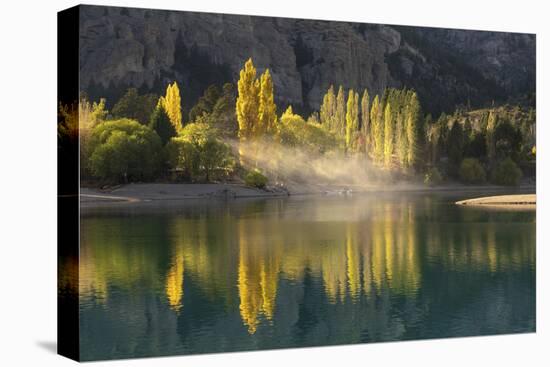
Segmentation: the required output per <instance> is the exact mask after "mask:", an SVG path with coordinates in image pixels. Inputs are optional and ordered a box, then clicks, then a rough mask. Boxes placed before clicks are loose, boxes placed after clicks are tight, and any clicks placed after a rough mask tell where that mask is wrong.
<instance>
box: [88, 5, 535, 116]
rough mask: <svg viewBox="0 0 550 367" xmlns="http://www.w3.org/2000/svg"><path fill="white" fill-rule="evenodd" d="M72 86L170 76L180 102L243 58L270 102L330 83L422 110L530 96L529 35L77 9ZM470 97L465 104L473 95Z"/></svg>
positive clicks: (110, 87)
mask: <svg viewBox="0 0 550 367" xmlns="http://www.w3.org/2000/svg"><path fill="white" fill-rule="evenodd" d="M80 18H81V26H80V41H81V42H80V56H81V59H80V62H81V63H80V71H81V74H80V77H81V80H80V83H81V84H80V85H81V88H82V89H83V90H84V91H86V92H87V93H88V94H90V95H91V96H92V97H99V96H105V97H107V98H108V99H110V100H111V101H112V100H113V99H116V98H118V97H119V96H120V94H121V93H122V92H123V91H124V90H125V89H126V88H128V87H137V88H139V89H140V90H142V91H144V92H145V91H147V92H149V91H152V92H155V93H159V94H160V93H162V91H163V89H164V87H165V85H166V84H167V83H168V82H169V81H171V80H174V79H175V80H177V81H178V82H179V84H180V85H181V86H182V89H183V93H184V94H183V99H184V107H185V108H187V109H188V108H189V107H190V106H191V105H192V104H193V103H194V102H195V100H196V98H197V97H198V96H199V95H200V94H201V93H202V92H203V90H204V89H205V88H206V87H207V86H208V85H209V84H212V83H218V84H221V83H223V82H227V81H231V82H235V81H236V80H237V78H238V72H239V70H240V69H241V67H242V65H243V64H244V62H245V61H246V59H248V58H249V57H252V58H253V60H254V63H255V65H256V66H257V67H258V69H259V71H260V72H262V71H263V70H264V69H265V68H270V70H271V72H272V75H273V79H274V84H275V89H276V100H277V102H278V104H280V105H282V106H286V105H287V104H292V105H293V106H294V107H295V108H298V109H303V110H305V111H310V110H315V109H318V106H319V104H320V102H321V100H322V96H323V94H324V92H325V91H326V89H327V88H328V87H329V85H330V84H335V85H340V84H341V85H343V86H344V87H346V88H354V89H356V90H359V89H363V88H368V89H369V91H370V93H371V95H373V94H374V93H380V92H381V91H382V90H383V89H384V88H385V87H387V86H394V87H401V86H409V87H414V88H415V89H417V90H418V91H419V94H420V97H421V100H422V101H423V102H425V103H423V105H425V106H427V109H428V110H431V111H433V112H437V111H438V110H445V109H451V108H454V106H455V105H456V104H466V103H467V102H468V101H470V102H472V103H474V102H476V103H484V102H486V101H488V100H491V99H505V98H507V97H509V96H510V95H523V94H528V93H534V89H535V87H534V85H535V37H534V35H525V34H510V33H496V32H472V31H463V30H449V29H428V28H411V27H396V26H386V25H372V24H359V23H347V22H327V21H318V20H301V19H288V18H270V17H255V16H242V15H225V14H207V13H191V12H176V11H163V10H149V9H128V8H117V7H100V6H81V15H80ZM474 100H475V101H474Z"/></svg>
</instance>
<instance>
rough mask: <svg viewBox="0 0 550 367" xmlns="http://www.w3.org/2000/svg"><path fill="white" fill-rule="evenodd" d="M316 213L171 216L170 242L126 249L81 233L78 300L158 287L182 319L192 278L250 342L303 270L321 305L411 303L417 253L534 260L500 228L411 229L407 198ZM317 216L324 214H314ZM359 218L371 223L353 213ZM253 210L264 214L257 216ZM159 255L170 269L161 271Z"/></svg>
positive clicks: (484, 263) (482, 265)
mask: <svg viewBox="0 0 550 367" xmlns="http://www.w3.org/2000/svg"><path fill="white" fill-rule="evenodd" d="M323 205H327V204H326V203H319V204H317V203H316V204H314V205H312V206H311V207H309V209H308V210H310V211H311V212H305V213H300V215H303V218H302V217H300V218H298V219H297V218H296V217H292V216H290V217H288V218H287V217H285V215H286V214H287V213H286V212H285V207H284V206H282V205H280V206H278V205H274V206H273V207H267V208H261V207H260V208H258V206H254V208H253V211H252V214H250V213H247V212H246V211H244V213H243V211H240V212H239V211H237V212H230V211H227V212H225V213H224V214H223V215H221V216H218V217H216V218H215V219H214V220H213V219H212V218H209V217H207V216H202V217H198V218H197V217H195V218H188V217H185V216H178V217H174V218H170V221H168V223H167V224H166V225H165V227H166V228H165V227H162V230H163V231H166V233H167V234H168V236H167V237H166V238H167V240H166V241H167V242H166V243H165V244H160V245H159V244H157V243H156V242H154V240H151V241H152V242H151V243H150V244H146V245H143V246H132V243H131V240H130V239H129V238H131V236H129V235H128V234H127V233H126V232H125V231H127V230H128V228H126V227H124V226H123V225H121V227H120V228H118V227H116V226H114V227H116V228H115V229H113V228H111V229H109V231H107V230H102V229H101V228H102V227H101V226H99V227H97V228H95V231H96V232H95V233H90V231H91V230H90V228H87V227H86V226H83V231H84V232H85V233H84V238H85V239H86V241H84V246H83V247H84V248H83V250H82V252H81V259H80V278H79V279H80V283H79V285H80V287H79V290H80V297H81V299H83V298H85V297H88V298H90V297H91V298H92V299H94V301H95V302H96V303H101V302H106V300H107V299H108V293H109V288H110V286H112V285H114V286H116V287H118V288H119V289H129V290H132V289H139V286H137V285H138V284H139V285H142V284H145V286H147V287H149V288H151V287H153V288H155V287H156V288H155V289H157V290H158V291H159V293H160V294H163V297H165V300H166V301H167V304H168V306H169V307H170V308H171V309H173V310H174V311H175V312H177V313H181V312H182V310H183V309H184V276H185V277H187V278H186V279H192V283H186V284H192V285H191V286H192V287H197V288H198V289H200V290H201V293H202V294H204V295H206V296H208V297H210V300H211V301H213V302H225V307H226V309H227V310H228V312H230V311H234V312H238V313H239V315H240V317H241V320H242V324H243V326H244V327H245V328H246V330H247V331H248V333H250V334H254V333H256V332H257V330H258V328H259V327H260V325H261V324H262V323H273V322H274V319H276V318H275V313H276V311H277V307H276V305H277V294H278V287H279V279H285V280H287V281H290V282H293V283H300V282H302V281H303V280H304V276H305V274H306V273H308V272H309V273H310V274H311V276H312V277H314V278H315V279H317V280H319V282H320V284H321V286H322V288H321V291H323V292H324V294H325V296H326V299H327V300H328V302H330V303H333V304H336V303H345V302H352V303H356V302H357V301H359V300H361V297H372V296H374V295H375V294H380V293H382V292H386V291H387V292H391V293H392V294H396V295H402V296H405V297H407V298H414V297H416V295H417V294H418V290H419V288H420V287H421V282H422V273H421V263H420V261H421V259H420V254H422V257H423V259H424V261H426V263H425V265H424V266H431V265H430V263H429V261H433V262H434V263H435V264H436V266H443V267H445V268H446V270H447V271H453V270H458V271H475V270H477V269H480V270H484V271H487V270H488V271H492V272H496V271H506V270H510V269H511V268H512V267H513V266H517V264H525V263H533V262H534V257H535V253H534V251H535V250H534V246H528V245H526V246H520V245H517V246H515V245H509V246H505V247H503V246H502V243H500V242H499V241H500V237H498V236H497V234H498V231H501V230H502V228H503V226H502V225H500V224H492V223H489V224H487V223H477V224H476V223H466V224H465V225H463V226H460V225H456V226H455V224H451V225H449V224H444V223H443V224H442V223H440V222H437V221H434V222H433V223H421V224H419V223H417V222H416V221H415V216H416V215H417V213H415V210H418V206H417V204H413V203H411V202H410V201H406V200H404V201H402V202H397V201H391V202H387V201H386V202H384V201H380V202H377V201H370V202H368V203H365V204H362V205H360V204H357V203H354V202H351V203H350V204H349V205H352V206H353V205H355V206H354V207H353V208H349V211H348V212H352V210H353V211H354V213H359V214H357V215H355V216H353V217H351V218H350V217H346V216H345V214H346V213H348V212H344V213H342V215H340V214H341V213H339V212H337V210H332V208H331V207H329V208H328V209H327V207H325V206H323ZM318 208H322V209H323V210H324V211H322V210H320V209H319V211H318V212H316V211H315V210H318ZM365 208H366V209H365ZM264 209H265V210H264ZM344 209H346V210H348V208H347V207H345V208H344ZM361 210H367V214H369V215H364V216H362V215H360V214H361V213H362V212H361ZM258 212H261V213H269V215H267V214H266V217H262V218H259V217H256V216H255V215H256V214H257V213H258ZM319 213H321V214H319ZM323 213H329V214H330V218H329V219H327V218H326V217H323ZM425 215H426V214H425ZM428 215H431V214H428ZM434 216H435V215H434ZM340 217H341V218H344V219H342V220H338V218H340ZM308 221H309V222H308ZM126 225H127V223H126ZM419 225H422V226H423V227H422V231H419ZM86 231H88V233H86ZM521 233H522V234H521V236H523V237H518V238H517V241H516V242H517V243H520V244H530V243H533V242H534V233H532V234H529V233H525V231H523V232H521ZM113 234H114V235H113ZM135 237H137V236H135V235H134V238H135ZM166 244H167V245H166ZM153 245H155V246H153ZM163 246H164V247H163ZM167 257H168V258H169V259H170V261H169V266H168V269H166V267H164V266H161V265H159V264H163V261H164V260H163V259H166V258H167ZM161 259H162V260H161ZM426 264H427V265H426ZM184 273H185V275H184ZM186 281H188V280H186ZM138 282H139V283H138ZM283 301H284V300H283Z"/></svg>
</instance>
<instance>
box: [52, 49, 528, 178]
mask: <svg viewBox="0 0 550 367" xmlns="http://www.w3.org/2000/svg"><path fill="white" fill-rule="evenodd" d="M236 87H237V88H235V86H234V85H233V84H231V83H227V84H224V85H223V86H222V87H221V88H220V87H218V86H216V85H212V86H210V87H208V88H207V89H206V90H205V91H204V94H203V95H202V96H201V97H200V98H199V99H198V101H197V103H196V104H195V106H193V107H192V108H191V109H190V111H189V114H188V116H187V119H185V118H184V116H183V115H182V109H181V105H182V95H183V96H184V93H182V91H181V90H180V87H179V86H178V84H177V83H176V82H175V81H174V82H172V83H170V84H168V86H167V88H166V92H165V95H163V96H160V97H157V96H155V95H153V94H144V95H140V94H139V93H138V91H137V90H136V89H133V88H131V89H128V91H127V92H126V94H125V95H124V96H122V97H121V99H120V100H119V101H117V103H116V104H115V105H114V106H113V108H112V110H111V111H107V110H106V101H105V99H101V100H100V101H99V102H90V101H88V100H87V98H86V96H85V95H83V96H82V98H81V100H80V101H79V103H78V105H77V106H72V107H70V106H60V116H61V120H62V123H61V124H60V129H59V134H60V138H61V137H63V139H60V141H61V140H63V141H65V140H67V139H66V136H69V135H70V134H71V126H73V132H72V133H73V134H74V126H75V124H76V126H77V127H78V134H79V135H80V148H81V149H80V154H81V156H80V160H81V169H82V172H81V174H82V177H83V178H88V179H91V180H94V179H99V180H102V181H106V182H107V181H108V182H129V181H150V180H155V179H158V178H163V179H172V180H183V181H201V180H203V181H211V180H216V179H220V178H224V177H225V178H229V177H231V176H232V175H235V174H237V175H239V176H241V177H243V178H245V180H246V179H247V178H249V179H250V177H252V178H254V179H250V180H249V181H251V184H254V181H257V182H261V183H262V185H265V182H266V178H265V177H263V174H262V172H261V171H260V169H261V167H258V166H257V160H256V159H255V157H258V155H259V154H270V153H269V152H263V151H261V148H260V147H261V145H260V144H261V142H262V141H264V140H268V141H270V142H272V143H274V144H280V145H282V146H287V147H293V148H300V149H305V150H307V151H310V152H312V153H315V154H326V153H328V152H333V151H334V152H339V153H340V154H343V155H345V156H354V157H363V158H364V161H365V164H370V165H373V166H375V167H378V168H379V169H380V170H386V171H388V172H391V173H393V174H397V175H401V176H405V177H408V178H410V179H415V178H416V177H421V176H424V179H425V181H426V182H427V183H429V184H437V183H439V182H440V181H442V180H443V179H446V178H449V179H453V180H461V181H464V182H466V183H480V182H485V181H486V180H488V179H490V180H493V181H495V182H497V183H508V184H509V183H512V184H517V181H518V179H513V180H505V179H502V177H503V176H506V175H505V174H503V172H504V173H506V174H507V173H510V172H511V173H513V175H512V176H514V177H515V176H519V177H521V170H520V166H522V165H523V166H525V162H528V161H534V155H535V148H534V144H535V137H534V136H535V129H534V126H535V113H534V110H529V111H524V110H522V109H521V108H520V107H518V106H515V107H510V106H507V107H500V108H491V109H486V110H482V111H458V110H457V111H456V112H455V114H454V115H452V116H447V115H445V114H444V113H443V114H441V116H439V118H438V119H437V120H433V119H432V117H431V115H429V114H428V115H424V114H423V112H422V108H421V106H420V102H419V98H418V95H417V93H416V92H415V91H414V90H412V89H407V88H403V89H396V88H386V89H385V90H384V91H383V93H381V94H380V95H374V97H373V98H371V95H370V93H369V91H368V90H367V89H363V90H362V91H355V90H353V89H348V90H345V88H344V87H343V86H339V87H338V90H337V91H336V89H335V88H334V86H332V85H331V86H329V88H328V89H327V91H326V93H325V94H324V96H323V98H322V103H321V105H320V106H319V109H318V112H317V111H314V112H313V113H312V114H311V115H310V116H309V117H308V118H307V119H306V118H304V117H303V116H301V115H300V114H297V113H295V112H294V111H293V108H292V106H287V108H286V109H284V112H278V108H277V105H276V103H275V90H274V83H273V79H272V75H271V72H270V70H269V69H265V70H264V72H263V73H262V74H261V75H259V76H258V73H257V69H256V67H255V66H254V63H253V61H252V59H249V60H247V61H246V62H245V64H244V66H243V69H242V70H241V71H240V73H239V79H238V82H237V85H236ZM231 140H234V141H236V142H238V143H237V145H238V149H237V151H235V150H234V149H231V147H230V144H229V142H230V141H231ZM284 163H285V162H280V164H284ZM518 171H519V173H518ZM487 172H488V173H487ZM263 173H265V172H263Z"/></svg>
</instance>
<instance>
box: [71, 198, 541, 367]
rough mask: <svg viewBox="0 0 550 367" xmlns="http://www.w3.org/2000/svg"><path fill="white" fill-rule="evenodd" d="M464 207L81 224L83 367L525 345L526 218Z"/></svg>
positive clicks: (333, 202)
mask: <svg viewBox="0 0 550 367" xmlns="http://www.w3.org/2000/svg"><path fill="white" fill-rule="evenodd" d="M473 196H476V195H472V194H471V193H469V194H468V195H466V196H465V195H461V196H460V195H455V196H452V195H441V194H439V195H428V194H409V195H400V194H382V195H363V196H357V195H355V196H352V197H340V196H339V197H310V198H289V199H266V200H243V201H230V202H221V201H220V202H208V203H205V202H202V203H195V204H193V203H184V204H180V205H171V206H170V207H169V208H160V207H155V206H154V205H151V206H150V207H142V208H138V207H132V206H128V205H126V206H121V207H119V208H110V209H107V208H103V209H85V210H84V211H83V214H82V218H81V257H80V281H79V288H80V289H79V290H80V296H79V301H80V302H79V303H80V333H81V341H80V343H81V353H82V359H83V360H90V359H109V358H124V357H143V356H153V355H169V354H191V353H210V352H222V351H237V350H256V349H265V348H284V347H301V346H316V345H330V344H343V343H363V342H380V341H391V340H408V339H419V338H442V337H451V336H467V335H486V334H501V333H516V332H532V331H534V330H535V226H536V220H535V212H534V211H532V212H516V211H505V210H488V209H475V208H465V207H458V206H455V205H453V202H454V201H455V200H456V199H458V198H460V199H461V198H464V197H473Z"/></svg>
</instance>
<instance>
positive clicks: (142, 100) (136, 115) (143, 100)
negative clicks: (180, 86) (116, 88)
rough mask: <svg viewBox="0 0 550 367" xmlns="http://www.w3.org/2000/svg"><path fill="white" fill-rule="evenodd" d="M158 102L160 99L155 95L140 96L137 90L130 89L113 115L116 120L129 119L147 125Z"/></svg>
mask: <svg viewBox="0 0 550 367" xmlns="http://www.w3.org/2000/svg"><path fill="white" fill-rule="evenodd" d="M157 101H158V97H157V96H156V95H154V94H144V95H140V94H139V93H138V91H137V89H136V88H129V89H128V90H127V91H126V93H125V94H124V95H123V96H122V97H121V98H120V99H119V100H118V102H117V103H116V104H115V105H114V106H113V109H112V111H111V113H112V114H113V116H114V117H115V118H116V119H121V118H129V119H133V120H137V121H139V122H140V123H141V124H143V125H147V124H148V123H149V119H150V118H151V114H152V113H153V111H154V109H155V107H156V105H157Z"/></svg>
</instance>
